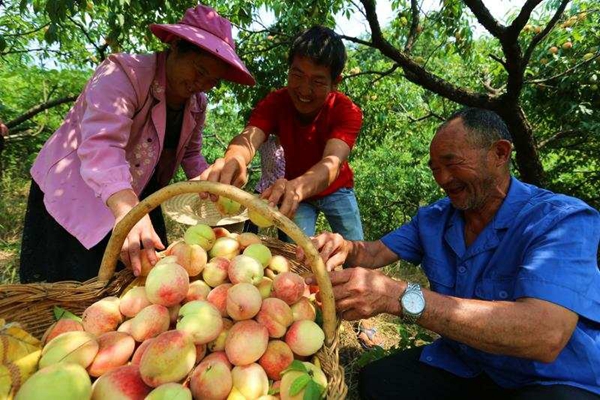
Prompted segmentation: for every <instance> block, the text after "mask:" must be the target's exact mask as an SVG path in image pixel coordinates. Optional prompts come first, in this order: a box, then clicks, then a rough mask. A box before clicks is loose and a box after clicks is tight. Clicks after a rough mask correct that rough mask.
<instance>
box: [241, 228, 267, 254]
mask: <svg viewBox="0 0 600 400" xmlns="http://www.w3.org/2000/svg"><path fill="white" fill-rule="evenodd" d="M237 241H238V242H239V244H240V249H241V250H244V249H245V248H246V247H248V246H250V245H251V244H254V243H258V244H262V240H260V238H259V237H258V235H257V234H255V233H252V232H244V233H240V235H239V236H238V237H237Z"/></svg>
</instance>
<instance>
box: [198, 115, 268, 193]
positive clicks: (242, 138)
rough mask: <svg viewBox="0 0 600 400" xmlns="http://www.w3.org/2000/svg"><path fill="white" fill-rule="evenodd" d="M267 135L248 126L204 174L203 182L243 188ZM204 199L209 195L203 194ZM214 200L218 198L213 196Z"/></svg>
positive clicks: (202, 175)
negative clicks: (251, 164)
mask: <svg viewBox="0 0 600 400" xmlns="http://www.w3.org/2000/svg"><path fill="white" fill-rule="evenodd" d="M266 138H267V135H266V134H265V132H263V131H262V130H261V129H259V128H257V127H255V126H252V125H248V126H246V128H245V129H244V130H243V131H242V133H240V134H239V135H237V136H236V137H234V138H233V139H232V140H231V142H229V146H227V151H226V152H225V155H224V156H223V158H218V159H217V160H215V162H214V163H213V164H212V165H211V166H210V167H208V168H207V169H206V170H204V172H202V174H200V179H201V180H207V181H211V182H220V183H225V184H229V185H234V186H238V187H241V186H243V185H244V184H245V183H246V181H247V180H248V168H247V166H248V164H249V163H250V161H252V159H253V158H254V154H256V150H257V149H258V148H259V147H260V145H261V144H262V143H263V142H264V141H265V140H266ZM201 197H202V198H206V197H208V194H207V193H201ZM211 199H212V200H216V197H215V196H213V195H211Z"/></svg>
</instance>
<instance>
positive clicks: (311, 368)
mask: <svg viewBox="0 0 600 400" xmlns="http://www.w3.org/2000/svg"><path fill="white" fill-rule="evenodd" d="M302 364H304V366H305V367H306V370H307V372H308V376H310V377H311V379H312V380H313V381H314V382H315V383H316V384H317V385H319V386H318V387H319V388H320V389H321V390H322V392H321V393H320V396H319V398H321V397H323V396H325V394H326V392H327V377H326V376H325V374H324V373H323V371H321V369H320V368H317V367H316V366H315V365H314V364H311V363H309V362H303V363H302ZM303 374H305V373H304V372H301V371H295V370H290V371H287V372H285V373H284V374H283V377H282V378H281V385H280V388H279V396H280V397H281V400H302V399H304V392H305V391H306V386H305V387H304V389H302V390H301V391H300V392H299V393H297V394H295V395H294V396H292V395H291V394H290V391H291V389H292V385H293V384H294V382H295V381H296V379H298V378H299V377H300V376H302V375H303Z"/></svg>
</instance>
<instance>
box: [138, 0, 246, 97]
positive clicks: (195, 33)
mask: <svg viewBox="0 0 600 400" xmlns="http://www.w3.org/2000/svg"><path fill="white" fill-rule="evenodd" d="M149 28H150V30H151V31H152V33H153V34H154V35H156V37H158V38H159V39H160V40H161V41H162V42H164V43H170V42H171V41H173V40H174V39H176V38H182V39H184V40H186V41H188V42H190V43H192V44H195V45H196V46H198V47H200V48H202V49H203V50H206V51H207V52H209V53H210V54H212V55H213V56H215V57H217V58H219V59H220V60H223V61H224V62H226V63H227V64H229V66H230V67H231V68H229V69H228V70H227V72H226V73H225V76H223V79H225V80H228V81H231V82H236V83H241V84H243V85H250V86H252V85H254V84H255V83H256V81H255V80H254V77H252V75H251V74H250V72H249V71H248V69H247V68H246V66H245V65H244V63H243V62H242V60H240V58H239V57H238V55H237V54H236V53H235V43H234V42H233V37H232V35H231V22H229V20H227V19H226V18H223V17H221V16H220V15H219V14H217V12H216V11H215V10H214V9H212V8H210V7H207V6H203V5H198V6H196V7H195V8H189V9H188V10H187V11H186V12H185V15H184V16H183V18H182V20H181V21H179V23H177V24H151V25H150V26H149Z"/></svg>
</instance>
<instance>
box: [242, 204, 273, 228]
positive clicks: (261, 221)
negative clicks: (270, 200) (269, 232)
mask: <svg viewBox="0 0 600 400" xmlns="http://www.w3.org/2000/svg"><path fill="white" fill-rule="evenodd" d="M261 200H262V201H264V202H265V203H266V202H267V199H261ZM248 218H250V221H252V223H253V224H254V225H256V226H258V227H259V228H268V227H269V226H271V225H273V222H271V221H270V220H269V219H267V218H265V217H263V216H262V214H260V213H259V212H258V211H256V210H255V209H254V208H253V207H251V208H248Z"/></svg>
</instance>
